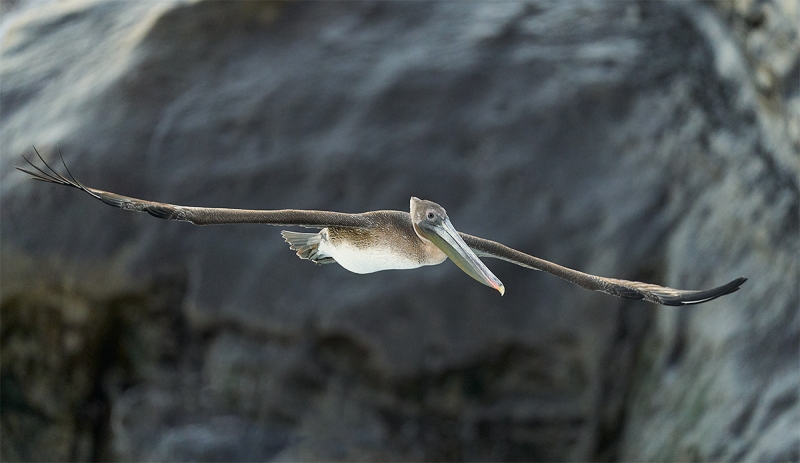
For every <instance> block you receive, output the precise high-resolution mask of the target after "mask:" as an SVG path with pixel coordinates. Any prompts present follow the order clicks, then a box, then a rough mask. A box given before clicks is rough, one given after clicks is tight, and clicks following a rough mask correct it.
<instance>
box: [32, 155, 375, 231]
mask: <svg viewBox="0 0 800 463" xmlns="http://www.w3.org/2000/svg"><path fill="white" fill-rule="evenodd" d="M34 151H36V148H34ZM59 154H60V153H59ZM36 155H37V156H39V160H41V161H42V163H43V164H44V168H40V167H38V166H37V165H35V164H34V163H32V162H31V161H30V160H28V158H26V157H25V156H22V157H23V159H25V161H27V162H28V164H29V165H30V166H31V167H32V168H33V169H35V171H32V170H28V169H25V168H22V167H17V169H18V170H21V171H22V172H25V173H26V174H29V175H31V176H32V177H33V178H34V179H36V180H41V181H43V182H48V183H55V184H58V185H65V186H69V187H72V188H77V189H79V190H81V191H83V192H86V193H88V194H89V195H91V196H92V197H94V198H97V199H99V200H100V201H103V202H104V203H106V204H108V205H110V206H114V207H118V208H120V209H125V210H127V211H136V212H147V213H148V214H150V215H152V216H154V217H158V218H160V219H168V220H179V221H184V222H191V223H193V224H195V225H217V224H227V223H261V224H268V225H295V226H300V227H308V228H325V227H366V226H369V225H370V224H372V220H371V218H370V215H369V214H368V213H365V214H345V213H342V212H330V211H310V210H299V209H280V210H251V209H227V208H219V207H192V206H176V205H174V204H167V203H159V202H155V201H146V200H143V199H136V198H131V197H129V196H122V195H118V194H116V193H110V192H108V191H103V190H98V189H96V188H89V187H87V186H85V185H84V184H82V183H81V182H79V181H78V180H77V179H76V178H75V177H74V176H73V175H72V173H71V172H70V171H69V168H67V165H66V163H64V158H63V157H62V158H61V163H62V164H63V165H64V169H65V170H66V171H67V175H69V178H67V177H65V176H64V175H61V174H60V173H58V172H57V171H56V170H55V169H53V168H52V167H50V165H48V164H47V162H45V160H44V159H42V156H41V155H40V154H39V152H38V151H36Z"/></svg>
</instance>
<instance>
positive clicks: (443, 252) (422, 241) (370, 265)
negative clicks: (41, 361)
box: [17, 148, 747, 305]
mask: <svg viewBox="0 0 800 463" xmlns="http://www.w3.org/2000/svg"><path fill="white" fill-rule="evenodd" d="M34 150H35V148H34ZM36 154H37V156H39V159H40V160H41V161H42V163H43V164H44V168H40V167H38V166H36V165H35V164H33V163H32V162H31V161H29V160H28V159H27V158H25V157H24V156H23V158H24V159H25V161H27V162H28V164H30V166H31V167H32V168H33V169H35V171H31V170H28V169H25V168H21V167H17V169H19V170H21V171H22V172H25V173H27V174H29V175H31V176H32V177H33V178H34V179H36V180H41V181H44V182H49V183H55V184H58V185H65V186H69V187H73V188H77V189H79V190H81V191H83V192H85V193H88V194H89V195H91V196H92V197H94V198H96V199H99V200H101V201H103V202H104V203H106V204H108V205H111V206H114V207H118V208H120V209H125V210H129V211H137V212H147V213H148V214H150V215H152V216H154V217H158V218H161V219H169V220H178V221H185V222H191V223H193V224H195V225H216V224H228V223H260V224H267V225H284V226H299V227H307V228H317V229H322V230H321V231H320V232H319V233H299V232H290V231H283V232H282V234H283V237H284V239H285V240H286V241H287V242H288V243H289V244H290V247H291V248H292V249H293V250H296V251H297V255H298V256H300V257H301V258H303V259H308V260H311V261H312V262H315V263H318V264H325V263H333V262H338V263H339V264H340V265H342V266H343V267H345V268H346V269H348V270H350V271H353V272H356V273H371V272H374V271H379V270H388V269H407V268H416V267H420V266H423V265H435V264H439V263H441V262H443V261H444V260H445V259H446V258H447V257H450V258H451V259H452V260H453V261H454V262H455V263H456V265H458V266H459V267H460V268H461V269H462V270H464V271H465V272H466V273H467V274H469V275H470V276H472V277H473V278H475V279H476V280H478V281H480V282H481V283H483V284H485V285H487V286H491V287H493V288H495V289H497V290H498V291H500V293H501V294H502V293H503V292H504V291H505V288H504V287H503V284H502V283H501V282H500V280H498V279H497V278H496V277H495V276H494V275H493V274H492V273H491V271H490V270H489V269H488V268H486V267H485V265H483V263H482V262H480V260H479V259H478V257H492V258H495V259H502V260H505V261H508V262H511V263H514V264H517V265H520V266H522V267H526V268H531V269H535V270H542V271H545V272H547V273H551V274H553V275H555V276H557V277H559V278H562V279H564V280H567V281H569V282H570V283H574V284H576V285H578V286H581V287H583V288H586V289H590V290H594V291H601V292H604V293H607V294H611V295H613V296H617V297H624V298H630V299H643V300H645V301H649V302H653V303H656V304H664V305H686V304H699V303H702V302H707V301H710V300H712V299H716V298H718V297H720V296H724V295H726V294H730V293H732V292H735V291H737V290H738V289H739V287H740V286H741V285H742V284H743V283H744V282H745V281H747V279H746V278H742V277H740V278H736V279H735V280H733V281H731V282H729V283H726V284H724V285H722V286H718V287H716V288H712V289H708V290H680V289H673V288H668V287H665V286H659V285H654V284H649V283H642V282H638V281H628V280H619V279H615V278H605V277H599V276H595V275H590V274H588V273H584V272H580V271H577V270H573V269H570V268H567V267H563V266H561V265H558V264H554V263H552V262H549V261H546V260H544V259H540V258H538V257H534V256H531V255H529V254H526V253H524V252H521V251H517V250H516V249H513V248H510V247H508V246H505V245H503V244H500V243H497V242H495V241H491V240H487V239H484V238H479V237H477V236H472V235H468V234H465V233H461V232H456V231H455V229H454V228H453V227H452V224H451V223H450V220H449V218H448V217H447V213H446V211H445V210H444V208H442V207H441V206H439V205H438V204H436V203H433V202H431V201H423V200H420V199H417V198H412V199H411V213H408V212H402V211H372V212H364V213H360V214H347V213H341V212H330V211H315V210H298V209H280V210H248V209H226V208H211V207H192V206H178V205H174V204H167V203H160V202H155V201H146V200H142V199H136V198H131V197H128V196H122V195H118V194H116V193H110V192H107V191H103V190H98V189H95V188H89V187H87V186H85V185H83V184H82V183H80V182H79V181H78V180H77V179H75V177H74V176H73V175H72V173H70V172H69V169H68V168H67V166H66V163H64V160H63V158H62V159H61V161H62V164H64V169H65V170H66V172H67V175H68V176H69V178H67V177H66V176H64V175H62V174H60V173H58V172H57V171H56V170H54V169H53V168H52V167H50V166H49V165H48V164H47V163H46V162H45V161H44V159H42V157H41V155H39V152H38V151H36Z"/></svg>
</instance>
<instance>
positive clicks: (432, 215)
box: [428, 211, 436, 220]
mask: <svg viewBox="0 0 800 463" xmlns="http://www.w3.org/2000/svg"><path fill="white" fill-rule="evenodd" d="M434 217H436V216H435V215H434V213H433V211H428V220H433V218H434Z"/></svg>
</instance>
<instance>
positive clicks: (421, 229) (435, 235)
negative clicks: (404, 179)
mask: <svg viewBox="0 0 800 463" xmlns="http://www.w3.org/2000/svg"><path fill="white" fill-rule="evenodd" d="M411 222H412V223H413V224H414V231H415V232H416V233H417V236H419V237H420V239H423V240H428V241H430V242H432V243H433V244H434V245H435V246H436V247H437V248H439V249H440V250H441V251H442V252H444V253H445V255H447V257H449V258H450V260H452V261H453V262H454V263H455V264H456V265H458V267H459V268H460V269H461V270H463V271H464V272H465V273H466V274H467V275H469V276H471V277H472V278H474V279H476V280H478V281H479V282H481V283H483V284H485V285H486V286H490V287H492V288H494V289H496V290H498V291H500V295H501V296H502V295H503V293H505V292H506V288H505V287H504V286H503V283H502V282H501V281H500V280H499V279H498V278H497V277H496V276H494V274H493V273H492V271H491V270H489V269H488V268H487V267H486V266H485V265H484V264H483V262H481V260H480V259H479V258H478V256H476V255H475V253H474V252H472V249H470V248H469V246H467V243H465V242H464V240H463V239H461V236H460V235H459V234H458V232H457V231H456V229H455V228H454V227H453V224H452V223H450V218H448V217H447V211H445V210H444V208H443V207H442V206H440V205H438V204H436V203H435V202H433V201H426V200H424V199H419V198H416V197H413V196H412V197H411Z"/></svg>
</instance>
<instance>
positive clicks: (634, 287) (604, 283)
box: [460, 233, 747, 305]
mask: <svg viewBox="0 0 800 463" xmlns="http://www.w3.org/2000/svg"><path fill="white" fill-rule="evenodd" d="M460 234H461V238H463V239H464V242H465V243H467V246H469V247H470V248H471V249H472V250H473V251H474V252H475V254H477V255H478V256H480V257H494V258H496V259H502V260H505V261H508V262H511V263H514V264H517V265H520V266H522V267H527V268H531V269H534V270H544V271H545V272H548V273H551V274H553V275H555V276H557V277H559V278H563V279H564V280H567V281H569V282H570V283H574V284H576V285H578V286H581V287H583V288H586V289H591V290H594V291H601V292H604V293H607V294H611V295H613V296H617V297H625V298H629V299H644V300H645V301H649V302H654V303H656V304H664V305H687V304H699V303H701V302H707V301H710V300H712V299H716V298H718V297H720V296H724V295H726V294H730V293H732V292H734V291H736V290H738V289H739V287H740V286H741V285H742V283H744V282H745V281H747V278H742V277H740V278H737V279H735V280H733V281H731V282H730V283H727V284H724V285H722V286H718V287H716V288H712V289H706V290H697V291H694V290H682V289H673V288H667V287H665V286H659V285H654V284H650V283H642V282H639V281H628V280H618V279H616V278H604V277H599V276H595V275H590V274H588V273H583V272H579V271H577V270H572V269H571V268H567V267H563V266H561V265H558V264H554V263H552V262H549V261H546V260H544V259H539V258H538V257H534V256H531V255H529V254H525V253H524V252H520V251H517V250H516V249H512V248H510V247H508V246H506V245H503V244H500V243H498V242H495V241H490V240H487V239H483V238H478V237H477V236H472V235H467V234H466V233H460Z"/></svg>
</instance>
